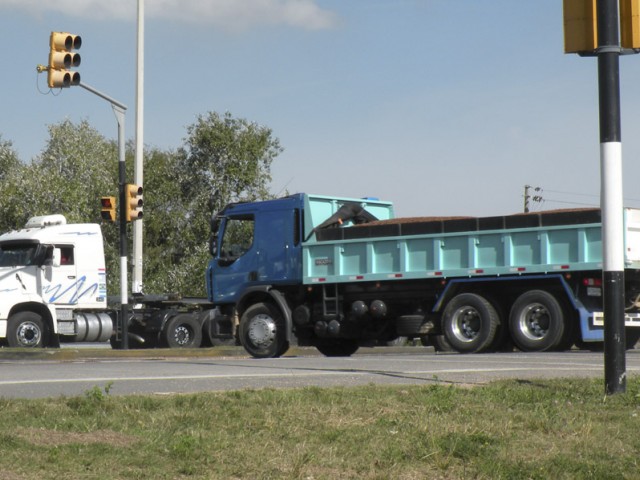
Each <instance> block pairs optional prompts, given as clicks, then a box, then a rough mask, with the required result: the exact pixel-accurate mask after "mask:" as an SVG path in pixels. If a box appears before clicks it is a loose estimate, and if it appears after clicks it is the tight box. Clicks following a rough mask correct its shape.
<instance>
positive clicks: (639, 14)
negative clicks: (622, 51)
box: [620, 0, 640, 49]
mask: <svg viewBox="0 0 640 480" xmlns="http://www.w3.org/2000/svg"><path fill="white" fill-rule="evenodd" d="M620 45H621V46H622V48H631V49H638V48H640V0H620Z"/></svg>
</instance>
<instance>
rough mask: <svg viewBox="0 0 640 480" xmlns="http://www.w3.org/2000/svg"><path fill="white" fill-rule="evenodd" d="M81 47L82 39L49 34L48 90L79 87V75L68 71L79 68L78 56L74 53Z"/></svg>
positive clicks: (70, 35)
mask: <svg viewBox="0 0 640 480" xmlns="http://www.w3.org/2000/svg"><path fill="white" fill-rule="evenodd" d="M81 46H82V38H80V36H79V35H72V34H71V33H66V32H51V37H50V38H49V47H50V50H49V65H48V67H47V73H48V75H47V83H48V84H49V88H66V87H70V86H72V85H80V74H79V73H78V72H73V71H71V70H69V69H70V68H72V67H78V66H80V55H79V54H78V53H75V52H74V50H78V49H79V48H80V47H81Z"/></svg>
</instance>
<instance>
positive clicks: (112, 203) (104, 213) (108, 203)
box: [100, 197, 116, 222]
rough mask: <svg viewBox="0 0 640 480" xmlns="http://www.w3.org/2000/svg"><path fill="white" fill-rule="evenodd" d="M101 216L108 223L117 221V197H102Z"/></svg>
mask: <svg viewBox="0 0 640 480" xmlns="http://www.w3.org/2000/svg"><path fill="white" fill-rule="evenodd" d="M100 216H101V217H102V219H103V220H106V221H107V222H115V221H116V197H100Z"/></svg>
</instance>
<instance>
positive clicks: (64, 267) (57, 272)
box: [43, 245, 79, 305]
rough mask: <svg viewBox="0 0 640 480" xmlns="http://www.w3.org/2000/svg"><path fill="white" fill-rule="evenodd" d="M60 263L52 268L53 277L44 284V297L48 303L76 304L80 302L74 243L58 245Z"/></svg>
mask: <svg viewBox="0 0 640 480" xmlns="http://www.w3.org/2000/svg"><path fill="white" fill-rule="evenodd" d="M55 248H56V249H57V250H59V252H60V261H59V263H60V265H59V266H56V265H54V266H53V267H52V268H51V277H50V278H46V277H45V280H44V284H43V297H44V299H45V301H46V302H48V303H55V304H58V305H60V304H62V305H75V304H76V303H78V288H79V285H78V278H77V267H76V260H75V252H74V248H73V245H56V246H55Z"/></svg>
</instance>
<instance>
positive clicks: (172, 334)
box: [164, 313, 202, 348]
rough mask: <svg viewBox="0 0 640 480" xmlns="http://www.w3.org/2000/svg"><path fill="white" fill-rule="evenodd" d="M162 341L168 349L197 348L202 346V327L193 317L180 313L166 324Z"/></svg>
mask: <svg viewBox="0 0 640 480" xmlns="http://www.w3.org/2000/svg"><path fill="white" fill-rule="evenodd" d="M164 341H165V342H166V344H167V346H168V347H169V348H199V347H200V345H201V344H202V327H201V326H200V323H199V322H198V320H196V318H195V317H194V316H193V315H191V314H189V313H180V314H178V315H176V316H175V317H172V318H171V320H169V321H168V322H167V324H166V326H165V329H164Z"/></svg>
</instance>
